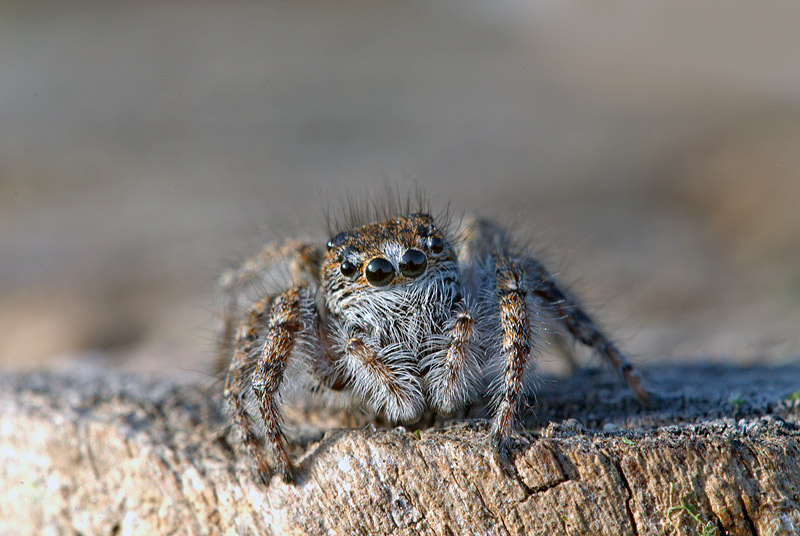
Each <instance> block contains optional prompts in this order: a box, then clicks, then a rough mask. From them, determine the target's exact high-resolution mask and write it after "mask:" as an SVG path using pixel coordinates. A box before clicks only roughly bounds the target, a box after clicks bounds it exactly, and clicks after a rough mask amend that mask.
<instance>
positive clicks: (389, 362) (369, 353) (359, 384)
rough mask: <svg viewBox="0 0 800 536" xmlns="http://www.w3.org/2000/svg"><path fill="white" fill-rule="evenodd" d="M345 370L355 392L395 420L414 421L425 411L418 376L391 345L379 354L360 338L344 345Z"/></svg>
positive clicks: (350, 339) (398, 349) (401, 351)
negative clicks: (362, 395)
mask: <svg viewBox="0 0 800 536" xmlns="http://www.w3.org/2000/svg"><path fill="white" fill-rule="evenodd" d="M344 352H345V360H344V363H345V367H346V368H347V372H348V375H349V377H350V378H351V380H352V381H353V383H354V387H355V390H356V391H358V392H361V393H363V394H365V395H367V396H369V398H370V401H371V403H372V405H373V407H375V409H376V410H380V409H384V410H385V412H386V415H387V416H388V417H389V419H391V420H392V421H401V422H413V421H414V420H416V419H417V418H418V417H419V416H420V414H421V413H422V411H423V410H424V398H423V397H422V394H421V389H420V385H419V378H418V375H417V374H415V373H414V371H413V370H408V369H407V367H408V364H405V365H401V360H405V358H404V356H403V349H402V348H400V347H397V345H392V346H390V347H385V348H383V351H382V352H376V351H375V350H373V349H372V348H370V347H369V346H368V345H367V343H366V342H364V341H363V340H362V339H361V338H359V337H350V338H349V339H348V340H347V341H346V343H345V345H344Z"/></svg>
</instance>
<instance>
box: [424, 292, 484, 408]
mask: <svg viewBox="0 0 800 536" xmlns="http://www.w3.org/2000/svg"><path fill="white" fill-rule="evenodd" d="M443 332H444V333H443V334H442V335H441V336H436V337H434V338H433V340H432V341H431V342H430V343H429V346H435V347H436V349H435V350H434V351H431V353H429V354H428V355H427V356H426V357H425V359H424V360H423V361H422V369H423V370H425V371H426V373H425V387H426V390H427V392H428V397H429V399H430V401H431V403H432V405H433V406H434V408H435V409H436V411H437V412H438V413H440V414H442V415H452V414H453V413H454V412H455V411H456V410H458V409H459V408H461V407H462V406H463V405H464V404H465V403H467V402H469V400H470V399H471V397H472V394H473V393H472V392H473V388H474V386H475V383H476V379H477V378H476V376H477V374H478V372H479V370H480V360H479V350H480V349H479V348H478V347H477V345H476V341H477V339H478V336H477V333H476V332H477V326H476V322H475V317H474V315H473V313H472V312H470V310H469V307H468V306H467V305H466V304H465V303H464V301H463V300H461V301H459V302H458V303H457V305H456V309H455V311H454V314H453V316H451V317H450V318H449V319H448V320H447V322H446V323H445V326H444V329H443Z"/></svg>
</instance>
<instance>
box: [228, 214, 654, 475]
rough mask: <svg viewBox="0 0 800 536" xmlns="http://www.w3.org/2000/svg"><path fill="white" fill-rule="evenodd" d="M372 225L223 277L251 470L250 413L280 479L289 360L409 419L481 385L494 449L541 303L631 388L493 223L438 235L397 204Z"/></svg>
mask: <svg viewBox="0 0 800 536" xmlns="http://www.w3.org/2000/svg"><path fill="white" fill-rule="evenodd" d="M377 220H378V221H375V222H366V223H365V222H359V225H356V224H355V223H354V222H351V224H350V225H349V226H347V227H346V228H345V229H344V230H341V231H340V232H338V233H336V234H335V236H334V237H333V238H331V240H330V241H328V244H327V248H326V250H325V251H323V250H322V249H320V248H317V247H315V246H313V245H312V244H310V243H303V242H297V241H287V242H284V243H281V244H270V245H268V246H267V248H265V250H264V251H262V252H261V253H260V254H259V255H258V256H256V257H254V258H253V259H251V260H250V261H248V262H247V263H246V264H245V265H243V268H241V269H239V270H237V271H233V272H231V273H230V274H228V275H227V276H226V278H225V282H224V284H223V286H224V287H225V289H226V291H227V292H228V295H229V296H230V298H231V299H230V303H231V307H230V308H229V311H240V310H242V309H241V307H242V306H244V308H245V309H244V310H245V311H246V312H247V314H246V315H244V316H242V315H238V316H237V315H236V314H233V313H231V314H230V316H229V317H227V318H226V330H225V334H224V336H223V343H224V344H223V352H222V353H223V354H224V357H225V358H226V359H230V366H229V371H228V379H227V383H226V398H227V399H228V402H229V405H230V407H231V410H232V414H233V418H234V421H235V423H236V424H237V426H238V427H239V429H240V430H241V432H242V435H243V438H244V442H245V444H246V445H247V447H248V449H249V451H250V454H251V455H252V456H253V458H254V459H255V460H256V464H257V466H258V469H259V471H260V472H261V474H262V475H266V474H267V472H268V470H269V469H268V464H267V462H266V460H265V459H264V457H263V448H262V440H261V438H259V437H258V435H257V434H256V433H255V432H254V428H255V427H254V426H253V421H254V420H255V421H260V422H261V423H263V424H264V430H265V438H266V442H267V443H268V444H269V445H270V446H271V447H272V450H273V452H274V454H275V458H276V462H277V465H278V466H279V468H280V470H281V472H282V473H283V476H284V477H285V478H290V477H291V476H292V470H291V462H290V460H289V457H288V455H287V454H286V448H285V440H284V438H283V434H282V428H281V419H280V411H279V407H278V404H279V401H280V387H281V384H282V383H284V382H283V380H284V376H285V374H286V371H287V370H291V367H289V368H287V365H291V364H298V363H304V364H305V365H306V366H305V367H304V368H305V369H306V370H308V371H309V372H310V374H311V376H313V377H315V378H316V379H315V381H316V382H317V383H319V384H321V385H323V386H325V387H327V388H329V389H332V390H350V391H351V392H353V393H354V394H355V395H356V396H357V397H359V398H361V399H362V400H364V401H365V402H366V403H368V404H369V405H370V406H372V407H373V408H374V409H375V410H376V411H378V412H383V413H384V414H385V415H386V417H387V418H388V419H389V420H391V421H395V422H413V421H415V420H417V419H418V418H419V417H420V416H421V415H422V413H423V412H424V411H425V409H426V408H428V407H431V408H433V409H435V410H436V411H437V412H438V413H441V414H450V413H452V412H454V411H455V410H458V409H459V408H461V407H463V406H464V405H465V404H466V403H468V402H469V401H471V400H473V399H474V397H475V395H476V393H477V392H478V389H479V388H480V386H481V385H482V384H490V389H491V390H492V393H493V401H494V404H493V406H494V415H495V417H494V421H493V424H492V433H491V436H492V445H493V447H494V449H495V452H497V453H498V454H501V455H505V454H507V452H506V440H507V439H508V437H509V435H510V433H511V430H512V424H513V420H514V414H515V412H516V411H517V409H518V407H519V405H520V402H521V401H522V400H523V399H524V393H525V390H526V386H529V385H530V384H531V382H530V381H528V380H526V378H530V377H531V376H530V374H529V372H530V370H532V368H533V367H532V366H531V365H532V361H533V360H532V359H529V357H530V354H531V349H532V347H533V345H534V342H535V340H536V337H535V334H536V328H537V326H538V323H539V317H540V313H541V312H545V313H550V314H552V316H555V317H556V318H557V319H559V320H560V321H561V322H563V324H564V326H565V328H566V329H567V330H568V331H569V332H570V333H571V334H572V335H573V336H574V337H575V338H576V339H578V340H579V341H581V342H583V343H585V344H587V345H590V346H592V347H593V348H595V349H596V350H597V351H598V352H599V353H600V354H601V355H603V356H604V357H605V358H606V359H607V360H608V361H609V362H610V363H611V364H612V365H614V366H615V367H617V368H618V369H619V370H620V371H621V372H622V373H623V374H624V375H625V376H626V378H627V379H628V381H629V383H631V385H632V386H633V387H634V388H635V389H637V392H639V393H640V394H644V391H643V390H642V388H641V386H640V384H639V383H638V379H637V378H636V376H635V375H634V373H633V370H632V367H631V366H630V364H629V363H628V362H627V361H626V360H625V359H624V357H623V356H622V355H621V354H620V353H619V352H618V350H617V349H616V347H614V345H613V344H612V343H611V342H609V341H608V339H607V338H606V337H605V336H604V335H602V333H600V332H599V330H597V328H596V327H595V326H594V324H593V323H592V321H591V320H590V319H589V318H588V316H586V314H585V313H583V312H582V310H581V309H580V308H579V306H578V305H577V303H576V302H575V301H574V300H573V299H572V298H571V297H570V296H569V295H568V294H566V293H565V292H564V291H562V290H561V289H560V287H559V286H558V285H557V284H556V282H555V281H554V280H553V278H552V277H551V276H550V274H549V273H548V272H547V271H546V270H545V269H544V268H543V267H542V266H541V265H540V264H539V263H538V262H537V261H535V260H534V259H533V258H532V257H530V256H527V255H524V254H522V253H520V252H519V250H518V249H517V248H515V247H514V246H513V244H512V242H511V241H510V240H508V238H506V235H505V233H504V232H503V231H502V230H500V229H499V228H498V227H496V226H494V225H491V224H489V223H486V222H479V221H474V222H471V223H470V224H469V225H467V226H465V230H462V232H459V233H449V232H448V231H447V225H446V224H443V225H442V226H441V227H440V226H439V225H438V223H437V221H436V219H435V218H433V217H432V216H430V215H428V214H425V213H421V212H410V211H408V210H406V211H405V212H404V213H401V214H399V215H398V214H394V215H389V214H384V215H383V217H382V218H379V219H377ZM276 264H283V265H284V266H286V265H289V266H291V270H290V272H291V275H292V277H291V281H283V282H278V281H276V280H275V279H271V278H270V277H269V276H268V274H269V272H270V270H271V269H272V267H274V266H275V265H276ZM254 282H255V283H254ZM253 289H256V291H257V292H255V294H256V295H255V297H253V298H252V299H249V300H248V299H246V298H245V295H246V294H247V293H248V292H250V294H251V295H252V294H253ZM237 324H238V325H239V329H238V330H236V329H235V326H236V325H237ZM487 378H488V379H489V380H491V381H489V382H487V381H486V379H487ZM251 395H253V396H252V398H254V399H255V401H256V403H257V404H256V406H257V413H255V414H254V412H252V411H249V410H248V401H247V400H245V399H246V398H249V397H250V396H251Z"/></svg>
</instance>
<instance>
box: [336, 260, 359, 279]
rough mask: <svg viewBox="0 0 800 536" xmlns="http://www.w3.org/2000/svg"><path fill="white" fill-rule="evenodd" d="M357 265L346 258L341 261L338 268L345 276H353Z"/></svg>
mask: <svg viewBox="0 0 800 536" xmlns="http://www.w3.org/2000/svg"><path fill="white" fill-rule="evenodd" d="M357 269H358V266H356V265H355V264H353V263H352V262H350V261H348V260H347V259H345V260H343V261H342V264H341V265H340V266H339V270H340V271H341V272H342V275H343V276H345V277H353V276H354V275H355V274H356V270H357Z"/></svg>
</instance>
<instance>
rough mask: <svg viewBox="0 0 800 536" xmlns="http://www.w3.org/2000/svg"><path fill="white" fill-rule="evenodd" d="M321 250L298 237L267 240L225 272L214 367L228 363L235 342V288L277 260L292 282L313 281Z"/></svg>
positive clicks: (222, 366)
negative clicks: (264, 244)
mask: <svg viewBox="0 0 800 536" xmlns="http://www.w3.org/2000/svg"><path fill="white" fill-rule="evenodd" d="M321 255H322V254H321V253H320V251H319V250H318V249H316V248H315V247H314V246H313V245H312V244H310V243H308V242H302V241H300V240H283V241H273V242H269V243H268V244H267V245H266V246H264V248H263V249H262V250H261V251H259V252H258V253H257V254H255V255H253V256H252V257H249V258H248V259H246V260H245V261H244V262H243V263H242V264H241V265H239V266H238V267H237V268H232V269H230V270H227V271H225V272H224V273H223V274H222V276H220V278H219V281H218V283H217V286H218V288H219V291H220V292H221V293H223V294H224V295H225V298H226V304H225V306H224V307H222V309H221V311H222V312H221V314H220V323H221V329H220V335H219V343H218V346H217V357H216V359H215V364H214V370H215V371H217V372H221V371H223V370H225V367H226V366H227V365H228V360H229V359H230V358H231V354H232V352H233V351H234V345H235V343H236V333H235V332H236V323H237V321H238V315H237V312H238V308H239V298H240V296H239V292H238V291H239V290H240V289H242V288H244V287H245V286H246V285H247V284H248V283H250V282H251V281H253V280H254V279H256V278H257V277H258V276H259V274H263V273H265V272H266V271H267V270H269V269H270V268H272V267H274V266H276V265H278V264H279V263H281V262H287V261H289V262H288V268H289V272H290V275H291V278H292V280H293V281H305V280H313V279H316V278H317V277H318V275H317V274H318V272H319V269H318V266H319V262H320V259H321Z"/></svg>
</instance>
